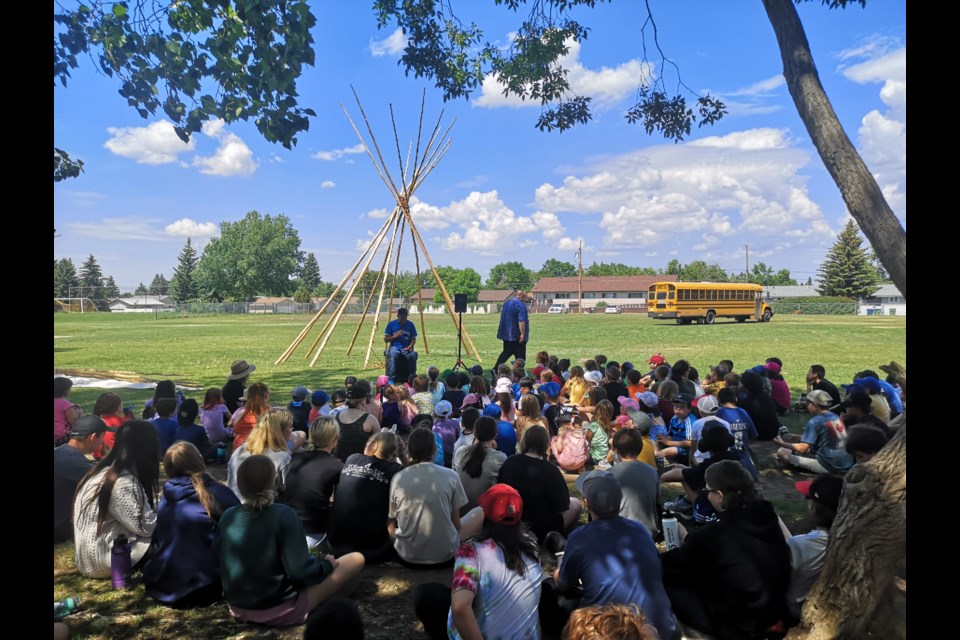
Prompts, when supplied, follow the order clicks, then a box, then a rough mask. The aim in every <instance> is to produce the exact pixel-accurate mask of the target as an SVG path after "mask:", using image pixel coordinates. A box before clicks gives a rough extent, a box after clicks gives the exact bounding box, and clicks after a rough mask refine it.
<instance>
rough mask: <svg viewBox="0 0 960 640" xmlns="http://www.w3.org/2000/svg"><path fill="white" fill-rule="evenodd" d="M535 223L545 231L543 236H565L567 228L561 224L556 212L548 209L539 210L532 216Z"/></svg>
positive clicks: (554, 238) (548, 238)
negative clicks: (549, 211) (547, 210)
mask: <svg viewBox="0 0 960 640" xmlns="http://www.w3.org/2000/svg"><path fill="white" fill-rule="evenodd" d="M531 217H532V218H533V222H534V224H536V225H537V228H538V229H540V231H541V232H543V237H544V238H546V239H547V240H556V239H557V238H561V237H563V234H564V232H566V228H565V227H564V226H563V225H562V224H560V218H558V217H557V214H555V213H548V212H546V211H537V212H535V213H534V214H533V215H532V216H531Z"/></svg>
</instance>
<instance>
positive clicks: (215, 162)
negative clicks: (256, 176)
mask: <svg viewBox="0 0 960 640" xmlns="http://www.w3.org/2000/svg"><path fill="white" fill-rule="evenodd" d="M225 127H226V124H225V123H224V121H223V120H220V119H217V120H208V121H207V122H204V123H203V127H202V128H201V131H202V132H203V133H204V134H205V135H208V136H210V137H211V138H214V139H216V140H217V141H219V143H220V146H219V147H217V150H216V151H214V152H213V155H212V156H197V157H195V158H194V159H193V166H195V167H200V173H203V174H206V175H208V176H221V177H228V176H249V175H251V174H253V172H254V171H256V170H257V163H256V161H255V160H254V159H253V152H252V151H250V147H248V146H247V145H246V143H244V141H243V140H241V139H240V136H238V135H236V134H233V133H230V132H229V131H227V130H226V128H225Z"/></svg>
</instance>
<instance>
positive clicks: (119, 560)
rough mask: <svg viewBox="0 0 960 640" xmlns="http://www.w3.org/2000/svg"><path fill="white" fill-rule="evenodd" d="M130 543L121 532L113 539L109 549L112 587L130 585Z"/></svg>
mask: <svg viewBox="0 0 960 640" xmlns="http://www.w3.org/2000/svg"><path fill="white" fill-rule="evenodd" d="M130 573H131V561H130V545H129V544H128V543H127V536H125V535H123V534H122V533H121V534H120V535H118V536H117V537H116V538H115V539H114V541H113V549H111V550H110V578H111V580H112V582H113V588H114V589H126V588H127V587H128V586H129V585H130Z"/></svg>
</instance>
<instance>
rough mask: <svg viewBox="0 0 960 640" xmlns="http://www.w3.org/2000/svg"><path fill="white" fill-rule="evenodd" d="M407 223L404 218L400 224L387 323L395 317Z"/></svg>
mask: <svg viewBox="0 0 960 640" xmlns="http://www.w3.org/2000/svg"><path fill="white" fill-rule="evenodd" d="M406 223H407V221H406V218H402V219H401V222H400V240H399V242H397V257H396V262H394V265H393V281H391V282H390V305H389V307H388V308H389V315H388V316H387V321H388V322H389V318H390V316H392V315H393V292H394V289H396V285H397V273H398V271H399V270H400V250H401V249H403V227H404V225H405V224H406Z"/></svg>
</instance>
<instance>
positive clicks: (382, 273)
mask: <svg viewBox="0 0 960 640" xmlns="http://www.w3.org/2000/svg"><path fill="white" fill-rule="evenodd" d="M389 257H390V252H389V251H388V252H387V253H386V254H385V255H384V256H383V264H381V265H380V271H379V272H378V273H377V279H376V280H374V281H373V286H372V287H371V288H370V297H368V298H367V304H366V306H364V307H363V313H362V314H361V316H360V322H358V323H357V330H356V331H354V332H353V338H351V339H350V346H349V347H347V355H350V354H351V353H352V352H353V345H354V343H355V342H356V341H357V336H358V335H360V327H362V326H363V321H364V320H366V319H367V312H368V311H369V310H370V304H371V303H372V302H373V292H374V291H376V289H377V285H379V284H380V282H381V280H384V278H386V275H385V274H386V271H385V268H386V264H387V260H388V259H389Z"/></svg>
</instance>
